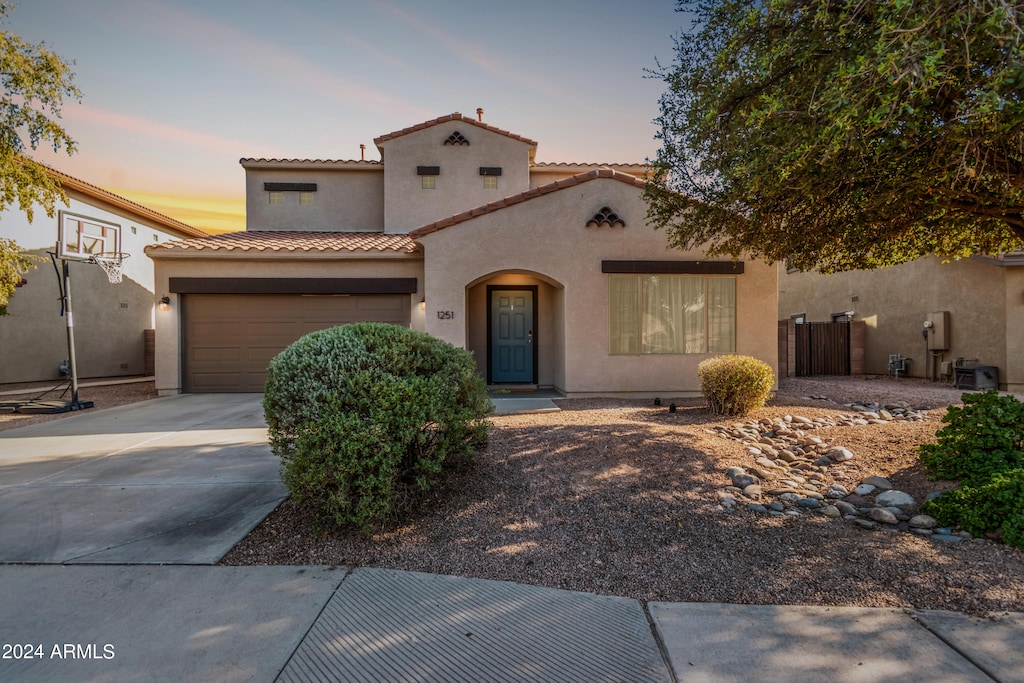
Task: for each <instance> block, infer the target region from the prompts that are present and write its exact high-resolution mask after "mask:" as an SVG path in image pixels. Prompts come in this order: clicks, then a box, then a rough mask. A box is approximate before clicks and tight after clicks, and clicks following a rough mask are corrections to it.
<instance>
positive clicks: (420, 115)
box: [4, 0, 689, 231]
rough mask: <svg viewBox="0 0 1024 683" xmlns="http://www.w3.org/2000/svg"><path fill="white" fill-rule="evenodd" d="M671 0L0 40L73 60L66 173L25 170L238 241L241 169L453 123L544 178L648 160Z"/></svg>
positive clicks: (50, 158) (179, 16) (265, 5)
mask: <svg viewBox="0 0 1024 683" xmlns="http://www.w3.org/2000/svg"><path fill="white" fill-rule="evenodd" d="M674 8H675V2H674V0H628V1H627V0H518V1H516V2H510V3H492V2H488V3H481V2H469V1H467V0H335V1H333V2H332V1H330V0H289V1H287V2H282V1H281V0H276V1H274V2H271V1H269V0H245V1H243V0H21V1H20V2H18V3H17V4H16V6H15V8H14V9H13V10H12V11H11V12H10V13H9V20H8V22H7V24H6V25H5V26H4V29H6V30H8V31H11V32H13V33H16V34H18V35H20V36H21V37H22V38H24V39H25V40H28V41H31V42H33V43H39V42H45V43H46V45H47V46H48V47H49V48H50V49H52V50H54V51H56V52H57V53H59V54H60V55H61V56H63V57H64V58H65V59H66V60H69V61H73V62H74V66H73V70H74V72H75V74H76V76H75V83H76V84H77V85H78V87H79V88H80V89H81V90H82V93H83V97H82V101H81V103H77V102H68V103H66V104H65V107H64V110H63V118H62V124H63V125H64V127H65V129H66V130H67V131H68V132H69V133H70V135H71V136H72V137H73V138H74V139H75V140H76V141H77V142H78V145H79V147H78V152H77V154H75V155H74V156H73V157H70V158H68V157H66V156H64V157H59V156H55V155H53V154H52V152H51V153H46V152H43V151H40V152H37V153H34V156H35V157H36V158H38V159H40V160H42V161H45V162H46V163H49V164H51V165H53V166H55V167H56V168H58V169H60V170H62V171H64V172H65V173H68V174H70V175H73V176H75V177H77V178H79V179H81V180H84V181H86V182H89V183H92V184H94V185H99V186H101V187H103V188H106V189H108V190H110V191H112V192H115V193H117V194H121V195H123V196H125V197H127V198H129V199H132V200H133V201H136V202H139V203H140V204H143V205H145V206H148V207H150V208H152V209H155V210H157V211H160V212H162V213H166V214H167V215H170V216H173V217H174V218H177V219H179V220H181V221H184V222H186V223H189V224H190V225H194V226H196V227H199V228H203V229H208V230H211V231H224V230H241V229H244V227H245V189H244V172H243V170H242V168H241V166H240V165H239V164H238V160H239V159H240V158H243V157H267V158H289V159H290V158H303V159H358V158H359V154H360V152H359V145H360V143H362V144H365V145H366V146H367V150H366V158H367V159H379V158H380V157H379V154H378V151H377V148H376V147H375V146H374V145H373V138H374V137H377V136H380V135H383V134H385V133H390V132H393V131H396V130H399V129H402V128H405V127H407V126H410V125H414V124H416V123H420V122H422V121H426V120H429V119H433V118H436V117H438V116H443V115H446V114H450V113H452V112H456V111H458V112H461V113H463V114H466V115H467V116H474V115H475V112H476V108H477V107H483V108H484V111H485V113H484V121H485V122H486V123H489V124H491V125H494V126H497V127H499V128H503V129H506V130H510V131H512V132H514V133H517V134H519V135H523V136H525V137H528V138H531V139H533V140H536V141H537V142H538V143H539V147H538V150H537V161H538V162H563V161H577V162H643V161H644V160H645V159H646V158H648V157H653V156H654V154H655V152H656V150H657V142H656V141H655V140H654V133H655V127H654V125H653V123H652V120H653V119H654V118H655V116H657V114H658V97H659V96H660V95H661V93H662V92H663V90H664V83H663V82H661V81H660V80H658V79H655V78H646V77H645V69H654V68H656V66H657V62H658V61H659V60H660V61H661V63H662V64H666V65H667V64H670V63H671V62H672V57H673V35H675V34H676V33H677V32H678V31H679V30H680V29H682V28H684V27H688V26H689V20H688V19H687V17H686V16H685V15H683V14H679V13H677V12H675V11H674Z"/></svg>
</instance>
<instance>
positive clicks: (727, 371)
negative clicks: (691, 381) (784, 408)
mask: <svg viewBox="0 0 1024 683" xmlns="http://www.w3.org/2000/svg"><path fill="white" fill-rule="evenodd" d="M697 377H698V378H699V379H700V390H701V393H702V394H703V395H704V399H705V400H706V401H707V402H708V408H709V409H710V410H711V412H713V413H715V414H718V415H746V414H747V413H749V412H750V411H752V410H756V409H757V408H761V407H762V406H764V404H765V403H766V402H767V401H768V399H769V398H771V394H772V387H773V386H775V373H774V371H773V370H772V367H771V366H770V365H768V364H767V363H765V362H764V361H761V360H758V359H756V358H751V357H750V356H737V355H729V356H716V357H715V358H708V359H707V360H705V361H702V362H701V364H700V365H698V366H697Z"/></svg>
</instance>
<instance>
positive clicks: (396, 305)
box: [182, 294, 410, 393]
mask: <svg viewBox="0 0 1024 683" xmlns="http://www.w3.org/2000/svg"><path fill="white" fill-rule="evenodd" d="M409 302H410V298H409V296H407V295H404V294H403V295H358V296H356V295H353V296H300V295H244V294H234V295H232V294H189V295H185V296H184V300H183V305H182V312H183V316H184V339H183V341H184V348H185V352H184V353H183V358H184V361H185V362H184V365H185V367H184V368H183V375H184V384H185V391H189V392H199V393H204V392H205V393H210V392H261V391H263V386H264V384H265V382H266V375H267V366H268V365H269V363H270V361H271V360H272V359H273V358H274V356H276V355H277V354H278V353H280V352H281V351H282V350H283V349H284V348H285V347H286V346H288V345H289V344H291V343H292V342H294V341H295V340H296V339H298V338H299V337H301V336H302V335H304V334H308V333H309V332H314V331H316V330H322V329H326V328H328V327H334V326H335V325H342V324H345V323H351V322H360V321H373V322H386V323H392V324H396V325H404V326H408V325H409V310H410V305H409Z"/></svg>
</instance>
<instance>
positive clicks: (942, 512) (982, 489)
mask: <svg viewBox="0 0 1024 683" xmlns="http://www.w3.org/2000/svg"><path fill="white" fill-rule="evenodd" d="M921 510H922V512H924V513H926V514H929V515H932V516H933V517H935V519H937V520H938V521H939V523H940V524H945V525H950V526H959V527H961V528H963V529H966V530H967V531H969V532H971V533H972V534H973V535H975V536H982V535H984V534H992V533H997V534H998V535H999V536H1000V537H1001V539H1002V541H1003V542H1004V543H1006V544H1007V545H1012V546H1014V547H1017V548H1021V549H1024V469H1019V468H1018V469H1012V470H1007V471H1006V472H999V473H996V474H993V475H991V477H989V478H988V479H987V480H985V481H983V482H982V483H979V484H977V485H969V484H965V485H964V486H962V487H960V488H959V489H955V490H953V491H947V492H946V493H943V494H942V495H941V496H939V497H938V498H935V499H934V500H930V501H928V502H927V503H925V504H924V505H923V506H921Z"/></svg>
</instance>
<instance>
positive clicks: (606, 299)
mask: <svg viewBox="0 0 1024 683" xmlns="http://www.w3.org/2000/svg"><path fill="white" fill-rule="evenodd" d="M374 142H375V143H376V146H377V148H378V150H379V151H380V153H381V158H382V161H379V162H378V161H362V160H360V161H320V160H277V159H271V160H268V159H242V160H241V164H242V166H243V167H244V168H245V171H246V198H247V199H246V223H247V230H246V231H245V232H242V233H232V234H225V235H218V236H212V237H204V238H199V239H193V240H186V241H183V242H177V243H168V244H160V245H154V246H151V247H148V248H147V249H146V253H147V255H148V256H149V257H150V258H152V259H153V260H154V261H155V262H156V276H157V290H158V291H157V294H158V296H163V295H165V294H166V295H168V296H169V297H170V298H171V306H170V310H169V311H166V312H158V314H157V389H158V390H159V391H160V392H161V393H164V394H167V393H175V392H179V391H186V392H221V391H225V392H226V391H255V392H258V391H262V388H263V382H264V379H265V371H266V367H267V364H268V363H269V361H270V360H271V359H272V358H273V357H274V355H276V354H277V353H278V352H279V351H280V350H281V349H283V348H284V347H285V346H286V345H287V344H289V343H290V342H292V341H293V340H295V339H297V338H298V337H299V336H301V335H302V334H304V333H306V332H309V331H312V330H316V329H321V328H324V327H328V326H331V325H335V324H340V323H344V322H350V321H362V320H379V321H385V322H389V323H396V324H400V325H407V326H410V327H412V328H414V329H419V330H424V331H426V332H428V333H430V334H432V335H434V336H436V337H438V338H440V339H444V340H445V341H448V342H451V343H452V344H454V345H457V346H461V347H465V348H467V349H469V350H470V351H471V352H472V353H473V354H474V356H475V358H476V362H477V364H478V368H479V371H480V373H481V374H482V375H483V376H484V377H486V379H487V381H488V382H489V383H491V384H497V385H504V386H512V387H515V386H524V387H534V386H539V387H551V388H554V389H556V390H558V391H559V392H561V393H563V394H566V395H569V396H586V395H598V394H600V395H612V394H617V395H626V396H654V395H662V396H668V395H684V394H690V395H693V394H696V393H697V392H698V391H699V385H698V382H697V364H698V363H699V362H700V361H701V360H703V359H704V358H707V357H708V356H710V355H714V354H719V353H728V352H734V351H735V352H738V353H742V354H748V355H752V356H756V357H758V358H761V359H763V360H765V361H767V362H768V363H770V364H771V365H772V366H773V367H774V366H775V365H776V363H777V358H776V357H777V353H776V321H775V313H776V309H777V303H776V284H777V274H776V271H775V268H774V267H769V266H766V265H764V264H763V263H759V262H751V261H748V262H746V263H743V262H733V261H729V260H725V261H708V260H706V259H705V255H704V254H703V253H702V252H700V251H691V252H685V253H684V252H681V251H677V250H672V249H669V248H668V246H667V240H666V236H665V234H664V233H660V232H656V231H654V230H652V229H651V228H649V227H647V226H646V225H645V215H646V205H645V203H644V202H643V200H642V198H641V193H642V188H643V184H644V181H643V180H642V177H643V175H644V174H645V172H646V168H645V167H644V166H643V165H640V164H632V165H614V164H613V165H608V166H599V165H597V164H538V163H535V161H534V154H535V152H536V149H537V143H536V142H533V141H532V140H528V139H526V138H524V137H521V136H519V135H514V134H512V133H509V132H507V131H504V130H500V129H498V128H495V127H493V126H490V125H488V124H485V123H483V122H482V121H480V120H477V119H473V118H468V117H464V116H462V115H461V114H458V113H456V114H452V115H450V116H444V117H441V118H438V119H435V120H432V121H427V122H425V123H422V124H419V125H416V126H413V127H410V128H406V129H404V130H400V131H397V132H395V133H391V134H388V135H383V136H381V137H378V138H376V140H375V141H374Z"/></svg>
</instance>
